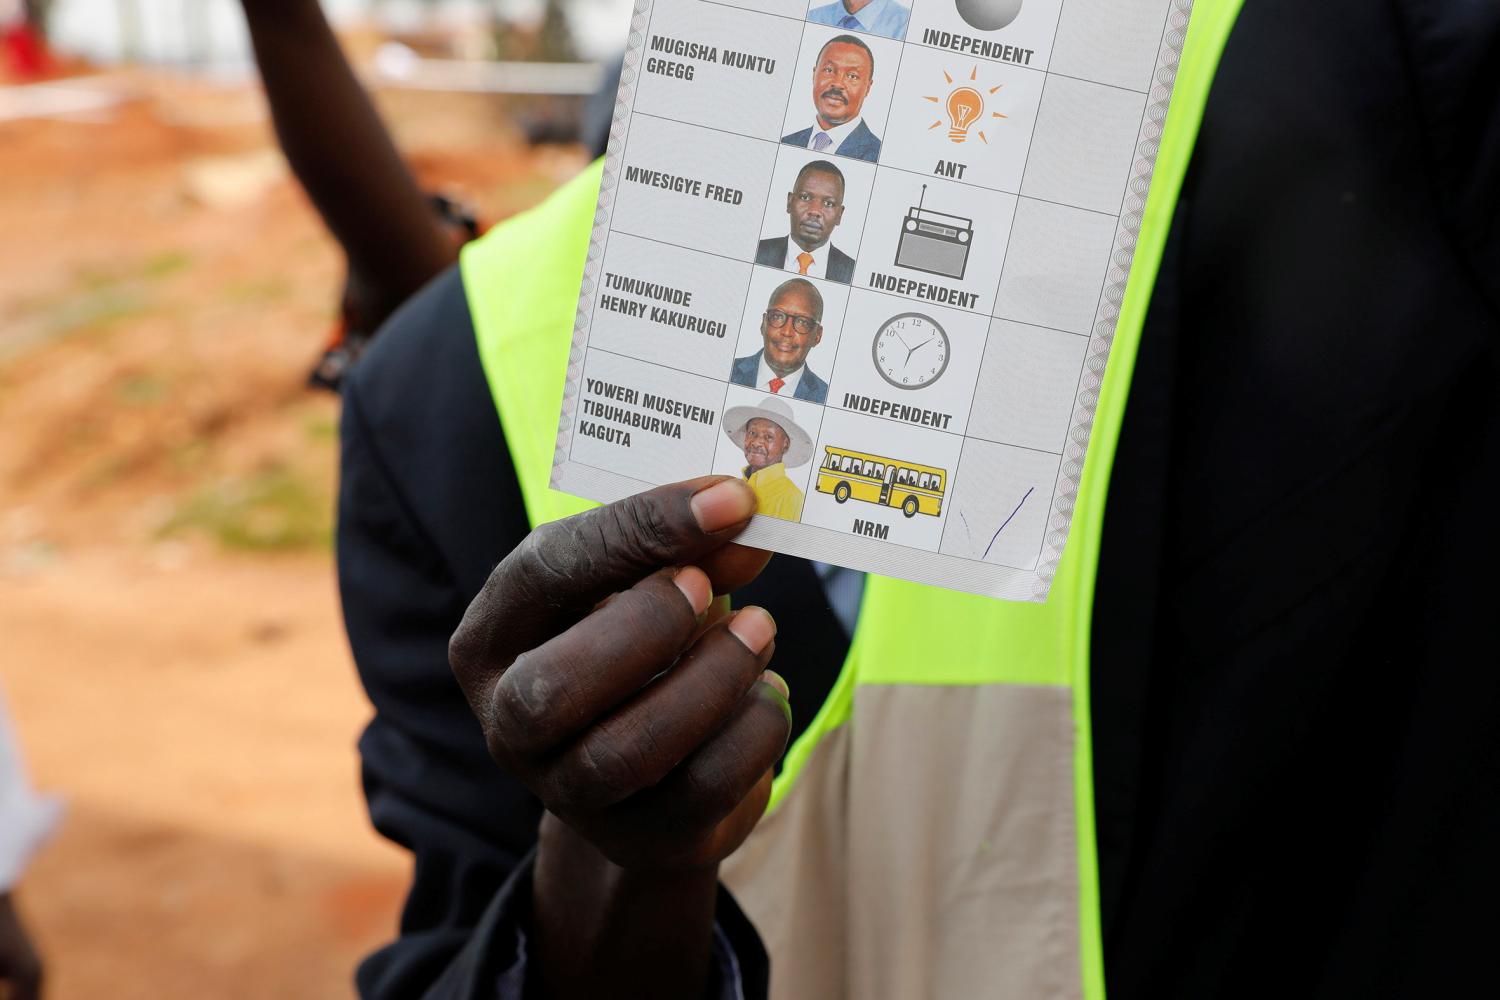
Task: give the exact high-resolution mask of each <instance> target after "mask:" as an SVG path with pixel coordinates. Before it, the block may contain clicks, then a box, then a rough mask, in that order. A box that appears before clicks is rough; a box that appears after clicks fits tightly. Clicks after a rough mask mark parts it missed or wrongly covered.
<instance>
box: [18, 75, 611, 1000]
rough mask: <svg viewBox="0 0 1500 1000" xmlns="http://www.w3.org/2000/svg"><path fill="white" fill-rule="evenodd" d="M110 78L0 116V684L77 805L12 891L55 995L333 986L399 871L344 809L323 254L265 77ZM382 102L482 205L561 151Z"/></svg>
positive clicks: (391, 895) (532, 176)
mask: <svg viewBox="0 0 1500 1000" xmlns="http://www.w3.org/2000/svg"><path fill="white" fill-rule="evenodd" d="M110 85H111V86H117V87H118V88H120V90H121V92H123V93H129V94H132V95H134V97H133V99H132V100H131V101H130V102H128V103H127V104H125V105H123V106H121V107H120V108H118V109H116V110H115V111H114V112H112V113H110V114H108V115H105V116H102V117H101V118H100V120H97V121H38V120H29V121H20V122H11V123H0V426H3V427H4V432H3V433H0V683H3V685H4V688H5V691H6V693H7V695H8V698H9V701H10V705H11V709H12V712H13V714H14V715H15V716H16V720H17V724H18V728H19V730H20V735H21V737H22V741H23V743H24V745H25V749H26V752H27V754H28V756H29V759H30V764H31V768H32V771H33V773H34V777H35V778H36V780H37V783H38V784H40V785H41V786H43V787H44V788H45V789H47V790H49V791H54V792H57V793H59V794H61V795H63V796H65V797H66V799H67V800H68V803H69V813H68V816H67V820H66V823H65V825H64V827H63V829H62V830H61V832H60V834H59V836H58V837H57V839H56V840H55V841H54V842H53V843H52V844H51V845H50V846H49V847H48V848H47V849H46V851H45V852H44V853H43V854H42V855H41V856H40V857H39V858H38V859H37V861H36V863H35V865H34V867H33V868H32V870H31V871H30V873H29V874H28V877H27V879H26V880H25V882H24V883H23V886H22V890H21V901H22V905H23V907H24V909H25V911H26V913H27V914H28V915H29V916H30V918H31V921H32V923H33V924H34V929H35V931H36V934H37V936H38V938H39V940H40V943H41V945H42V946H43V948H44V949H45V951H46V953H47V956H48V959H49V962H50V969H51V973H52V977H51V987H52V989H51V992H50V996H51V997H52V998H54V1000H73V998H78V1000H82V998H97V997H105V996H108V997H112V998H115V1000H133V998H142V1000H144V998H147V997H150V998H160V997H214V998H237V997H246V998H248V997H267V996H275V997H286V998H301V997H307V998H313V997H317V998H323V997H330V996H341V995H348V994H349V993H350V992H351V989H350V985H349V983H350V975H351V972H352V969H353V966H354V964H355V962H356V961H357V959H358V957H359V956H360V955H362V954H364V953H366V952H367V951H368V950H369V949H370V948H372V947H373V946H375V945H376V944H378V943H379V942H380V941H382V940H385V939H386V938H388V937H389V936H390V934H391V933H392V929H393V927H394V921H395V915H396V911H397V907H398V904H399V899H400V894H401V891H402V887H403V883H404V879H405V876H406V862H405V860H404V857H403V855H402V854H401V852H399V851H397V850H396V849H394V848H392V847H390V846H389V845H386V844H384V843H383V842H381V841H380V840H378V839H377V838H376V837H375V835H374V834H373V833H372V832H371V831H370V829H369V827H368V823H367V822H366V820H365V817H364V813H363V806H362V803H361V800H360V797H359V791H358V783H357V778H358V774H357V766H358V764H357V759H356V755H355V751H354V742H355V739H356V738H357V736H358V733H359V730H360V727H361V726H362V725H363V723H364V721H365V720H366V718H367V717H368V715H369V708H368V705H367V703H366V702H365V700H364V698H363V695H362V694H361V692H360V690H359V688H358V685H357V682H356V680H355V677H354V672H353V667H352V664H351V662H350V658H349V655H348V651H347V648H346V646H345V643H344V638H343V634H342V630H341V627H340V623H339V618H338V605H337V595H336V590H335V581H334V575H333V567H332V559H331V553H330V551H329V544H328V534H329V531H330V523H329V522H330V517H329V511H330V508H331V503H332V495H333V489H334V482H335V463H336V459H337V454H336V452H337V441H336V438H337V435H336V423H337V404H336V401H335V400H333V399H331V398H329V397H326V396H321V395H314V394H310V393H308V392H307V391H305V390H304V389H303V388H302V380H303V377H304V376H305V373H306V370H307V368H308V366H309V365H310V363H311V360H312V359H313V357H314V356H315V355H316V353H317V350H318V348H319V346H320V345H321V340H322V337H323V335H324V333H325V331H326V330H327V328H328V326H329V323H330V321H331V317H332V307H333V303H334V299H335V294H336V289H337V286H338V284H339V281H340V266H339V259H338V256H337V252H336V249H335V248H334V247H333V246H332V245H331V244H330V241H329V240H328V238H327V237H326V235H325V234H324V233H323V231H322V229H321V228H320V227H319V225H318V223H317V221H316V219H315V217H314V216H313V215H312V214H311V212H310V211H309V210H308V208H307V206H306V204H305V202H304V201H303V199H302V197H301V195H300V194H299V193H298V191H297V190H296V188H295V186H294V185H293V184H292V183H291V182H290V181H289V179H288V178H287V177H286V175H285V171H284V169H283V168H282V167H281V166H280V161H279V159H278V158H277V156H276V155H275V153H274V147H273V146H272V145H271V143H270V139H269V134H268V129H267V126H266V122H265V121H264V116H263V114H262V113H261V110H260V98H259V95H258V93H256V92H255V91H254V90H250V89H245V88H224V87H215V86H210V85H205V84H201V83H189V82H184V81H182V80H176V79H169V78H164V77H155V76H148V75H142V74H131V75H126V76H119V77H113V78H111V81H110ZM384 106H385V108H386V110H387V112H388V114H389V115H390V116H391V118H392V119H393V121H394V122H395V124H396V127H397V131H398V134H399V135H400V137H401V140H402V142H403V145H404V147H405V148H407V149H409V150H411V151H412V155H413V159H414V162H415V163H416V164H417V166H418V168H419V171H420V172H421V173H422V175H423V177H424V180H426V181H427V182H429V183H432V184H439V185H441V186H443V187H445V188H448V189H454V190H458V191H460V192H462V193H464V194H466V195H467V196H468V197H469V198H471V199H472V200H473V201H475V202H476V203H477V204H479V205H480V206H481V207H482V209H483V210H484V212H485V214H486V216H487V217H488V218H489V219H490V220H494V219H498V218H501V217H503V216H505V215H507V214H510V213H511V212H513V211H515V210H517V209H519V208H521V207H524V206H525V205H527V204H530V203H533V202H535V201H536V200H538V199H539V198H541V197H542V196H543V195H544V194H545V193H546V192H547V191H548V190H550V189H551V188H552V187H554V186H555V185H556V184H557V183H558V182H559V181H560V180H562V179H564V178H565V177H567V176H569V175H570V174H571V173H572V172H573V171H575V170H577V169H578V168H579V167H580V166H582V162H583V161H582V158H581V156H580V154H579V153H578V152H577V151H576V150H571V149H560V148H549V149H544V150H540V151H532V150H529V149H527V148H525V147H524V145H523V144H522V143H521V142H520V141H519V139H518V137H517V135H516V134H515V132H514V130H513V129H511V128H510V127H509V126H508V125H507V120H506V116H505V108H504V107H503V106H498V105H496V104H495V103H494V102H493V101H489V100H485V99H480V98H448V99H444V98H440V97H437V96H425V97H418V96H413V95H404V96H392V97H388V98H387V99H386V100H385V101H384Z"/></svg>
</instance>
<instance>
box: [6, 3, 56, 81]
mask: <svg viewBox="0 0 1500 1000" xmlns="http://www.w3.org/2000/svg"><path fill="white" fill-rule="evenodd" d="M45 18H46V2H45V0H0V49H3V52H4V58H5V69H6V72H7V73H9V74H10V75H11V76H12V77H14V78H16V79H19V80H36V79H40V78H41V77H44V76H46V75H47V73H48V72H50V71H51V69H52V57H51V55H50V54H49V53H48V51H47V34H46V30H45V23H46V21H45Z"/></svg>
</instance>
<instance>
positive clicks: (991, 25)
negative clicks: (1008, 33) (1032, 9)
mask: <svg viewBox="0 0 1500 1000" xmlns="http://www.w3.org/2000/svg"><path fill="white" fill-rule="evenodd" d="M957 3H958V16H959V17H961V18H963V19H964V21H965V22H966V23H967V24H968V25H969V27H971V28H974V29H976V30H978V31H998V30H999V29H1001V28H1003V27H1005V26H1006V25H1007V24H1010V22H1012V21H1014V20H1015V19H1016V17H1017V16H1019V15H1020V13H1021V0H957Z"/></svg>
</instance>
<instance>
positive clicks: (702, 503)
mask: <svg viewBox="0 0 1500 1000" xmlns="http://www.w3.org/2000/svg"><path fill="white" fill-rule="evenodd" d="M691 505H692V508H693V519H694V520H696V521H697V522H698V527H700V528H702V529H703V530H704V531H708V532H714V531H722V530H724V529H725V528H727V527H729V526H730V525H734V524H739V523H740V522H741V521H748V520H749V519H750V515H751V514H754V513H755V494H754V493H751V492H750V487H748V486H746V485H745V484H744V483H742V482H740V481H739V480H738V479H726V480H724V481H723V482H720V483H715V484H714V485H713V486H710V487H709V488H708V489H706V490H703V491H701V492H699V493H696V494H694V495H693V499H692V501H691Z"/></svg>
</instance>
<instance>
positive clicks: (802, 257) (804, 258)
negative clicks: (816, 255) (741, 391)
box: [771, 250, 813, 392]
mask: <svg viewBox="0 0 1500 1000" xmlns="http://www.w3.org/2000/svg"><path fill="white" fill-rule="evenodd" d="M797 263H798V264H801V265H802V267H801V268H800V269H798V271H797V273H798V274H806V273H807V269H808V268H810V267H812V263H813V255H812V254H810V253H808V252H807V251H806V250H804V251H802V252H801V253H799V254H798V255H797ZM771 391H772V392H775V391H776V390H774V389H773V390H771Z"/></svg>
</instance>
